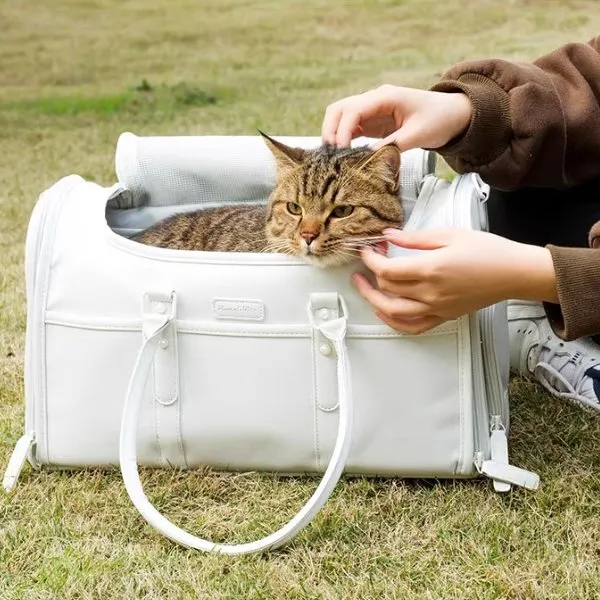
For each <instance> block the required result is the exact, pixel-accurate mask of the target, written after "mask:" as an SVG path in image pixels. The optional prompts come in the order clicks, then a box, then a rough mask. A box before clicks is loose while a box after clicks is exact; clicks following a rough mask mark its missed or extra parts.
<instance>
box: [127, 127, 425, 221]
mask: <svg viewBox="0 0 600 600" xmlns="http://www.w3.org/2000/svg"><path fill="white" fill-rule="evenodd" d="M278 139H280V140H281V141H282V142H284V143H285V144H288V145H290V146H298V147H302V148H314V147H317V146H318V145H319V144H320V143H321V140H320V138H318V137H279V138H278ZM369 141H370V140H368V139H366V138H361V139H358V140H356V141H355V144H356V145H361V144H365V143H368V142H369ZM434 169H435V155H434V154H433V153H430V152H426V151H424V150H420V149H416V150H409V151H407V152H405V153H403V155H402V167H401V170H400V183H401V189H402V200H403V204H404V208H405V211H406V212H407V217H408V216H409V214H410V211H411V210H412V207H413V205H414V202H415V201H416V197H417V195H418V193H419V190H420V187H421V182H422V180H423V178H424V176H425V175H427V174H429V173H432V172H433V170H434ZM116 171H117V177H118V179H119V182H121V183H122V184H124V185H125V186H126V187H127V188H128V189H129V190H130V191H131V194H125V195H123V196H122V197H121V198H120V199H118V200H117V203H116V204H117V206H116V208H122V209H123V208H125V209H126V208H134V207H140V206H146V207H166V206H183V205H185V206H189V205H190V204H200V205H205V204H208V205H215V204H228V203H231V204H235V203H240V202H264V201H266V199H267V198H268V196H269V194H270V192H271V190H272V189H273V186H274V185H275V160H274V158H273V156H272V154H271V152H270V151H269V149H268V148H267V146H266V145H265V143H264V141H263V139H262V138H261V137H260V136H181V137H179V136H172V137H138V136H135V135H134V134H132V133H124V134H122V135H121V136H120V138H119V141H118V144H117V152H116Z"/></svg>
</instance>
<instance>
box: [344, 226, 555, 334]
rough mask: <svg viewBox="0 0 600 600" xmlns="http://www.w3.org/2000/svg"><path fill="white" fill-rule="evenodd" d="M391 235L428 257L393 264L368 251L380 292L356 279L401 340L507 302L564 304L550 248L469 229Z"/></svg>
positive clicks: (397, 242)
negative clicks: (559, 297)
mask: <svg viewBox="0 0 600 600" xmlns="http://www.w3.org/2000/svg"><path fill="white" fill-rule="evenodd" d="M384 234H385V236H386V241H387V242H388V243H392V244H395V245H396V246H401V247H404V248H412V249H420V250H428V252H420V253H415V254H414V255H407V256H406V257H404V256H398V257H394V258H388V257H387V256H385V255H383V254H381V253H378V252H377V251H376V250H373V249H371V248H365V249H364V250H363V251H362V252H361V258H362V260H363V262H364V263H365V265H366V266H367V267H368V268H369V269H370V270H371V271H372V272H373V273H374V274H375V276H376V280H377V287H378V289H377V288H375V287H373V286H372V285H371V283H370V282H369V281H368V279H367V278H366V277H365V276H364V275H362V274H358V273H357V274H355V275H354V276H353V280H354V283H355V285H356V287H357V289H358V291H359V292H360V293H361V294H362V295H363V296H364V297H365V298H366V299H367V300H368V301H369V302H370V303H371V304H372V305H373V306H374V308H375V309H376V311H377V316H378V317H379V318H380V319H381V320H382V321H384V322H385V323H387V324H388V325H389V326H390V327H392V328H393V329H396V330H397V331H400V332H402V333H410V334H417V333H423V332H425V331H428V330H429V329H432V328H433V327H437V326H438V325H440V324H441V323H443V322H444V321H448V320H451V319H456V318H458V317H461V316H463V315H465V314H467V313H470V312H472V311H474V310H478V309H480V308H483V307H485V306H489V305H491V304H494V303H496V302H499V301H501V300H507V299H508V298H520V299H523V300H544V301H548V302H554V303H558V295H557V290H556V276H555V272H554V264H553V262H552V256H551V255H550V251H549V250H547V249H546V248H542V247H539V246H530V245H526V244H520V243H517V242H513V241H510V240H507V239H505V238H502V237H499V236H497V235H494V234H491V233H486V232H482V231H472V230H466V229H442V230H421V231H399V230H395V229H392V230H386V231H385V232H384Z"/></svg>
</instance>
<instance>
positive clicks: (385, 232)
mask: <svg viewBox="0 0 600 600" xmlns="http://www.w3.org/2000/svg"><path fill="white" fill-rule="evenodd" d="M399 231H400V230H399V229H392V228H391V227H390V228H388V229H384V230H383V234H384V235H394V234H397V233H398V232H399Z"/></svg>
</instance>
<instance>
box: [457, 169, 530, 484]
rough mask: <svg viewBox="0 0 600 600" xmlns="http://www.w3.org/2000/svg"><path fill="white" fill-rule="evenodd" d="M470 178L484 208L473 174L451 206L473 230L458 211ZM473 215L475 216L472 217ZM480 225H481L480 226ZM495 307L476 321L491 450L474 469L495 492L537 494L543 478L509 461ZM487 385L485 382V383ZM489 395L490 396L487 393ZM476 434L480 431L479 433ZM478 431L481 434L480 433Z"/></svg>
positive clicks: (478, 446) (484, 195)
mask: <svg viewBox="0 0 600 600" xmlns="http://www.w3.org/2000/svg"><path fill="white" fill-rule="evenodd" d="M466 177H468V178H470V180H471V183H472V184H473V185H476V186H477V188H478V190H479V192H480V197H481V198H480V199H479V201H478V206H481V200H484V201H485V200H486V199H487V191H486V190H485V189H484V188H483V187H482V185H481V184H480V179H479V177H477V176H476V175H475V174H470V175H467V176H464V177H460V178H457V179H456V180H455V181H454V183H455V185H456V187H455V189H454V190H453V200H454V202H452V205H453V209H454V223H455V225H461V226H465V225H466V226H470V227H472V225H473V223H471V222H467V223H464V222H463V219H462V218H461V217H462V215H463V214H465V213H464V211H462V212H461V211H460V210H459V208H458V206H457V205H458V202H456V197H457V196H458V191H459V189H460V187H461V185H464V182H465V178H466ZM470 214H472V213H470ZM479 216H480V219H482V220H483V216H482V213H481V212H479ZM479 225H481V223H480V224H479ZM494 310H495V308H494V306H489V307H486V308H484V309H481V310H480V311H478V315H480V318H479V317H478V318H477V326H478V327H479V328H480V329H481V333H482V336H481V337H480V339H481V353H482V360H483V368H484V370H485V375H486V378H485V379H486V380H487V382H488V386H487V388H485V389H484V393H483V395H482V398H483V400H482V401H481V402H478V398H477V397H476V398H474V408H475V419H476V420H477V419H479V418H480V417H481V415H480V414H479V412H478V407H479V404H480V403H481V404H482V405H484V407H485V410H486V413H487V415H489V419H490V420H489V428H490V438H489V448H490V459H489V460H486V459H485V455H484V453H483V452H482V451H481V444H479V443H478V442H476V446H475V447H476V452H475V456H474V460H473V462H474V464H475V468H476V469H477V471H478V472H479V473H481V474H482V475H486V476H487V477H490V478H491V479H492V480H493V481H494V489H495V490H496V491H497V492H508V491H509V490H510V489H511V485H517V486H520V487H524V488H526V489H530V490H535V489H537V488H538V487H539V484H540V478H539V476H538V475H537V474H536V473H533V472H532V471H527V470H526V469H521V468H520V467H515V466H514V465H511V464H510V463H509V461H508V439H507V437H506V425H507V421H508V411H507V410H506V408H507V402H506V401H505V398H504V394H503V393H502V383H501V381H500V374H499V373H498V368H497V363H496V361H494V360H493V359H494V357H495V346H494V339H493V337H494V326H493V323H494ZM484 385H485V382H484ZM486 392H489V393H486ZM476 430H477V429H476ZM477 431H478V430H477Z"/></svg>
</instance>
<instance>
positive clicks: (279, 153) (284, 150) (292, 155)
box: [258, 129, 306, 169]
mask: <svg viewBox="0 0 600 600" xmlns="http://www.w3.org/2000/svg"><path fill="white" fill-rule="evenodd" d="M258 133H260V135H262V137H263V139H264V140H265V143H266V144H267V147H268V148H269V150H270V151H271V152H272V154H273V156H274V157H275V160H276V161H277V167H278V168H279V169H293V168H294V167H297V166H298V165H300V164H301V163H302V162H303V161H304V157H305V156H306V152H305V151H304V150H303V149H302V148H292V147H291V146H286V145H285V144H282V143H281V142H278V141H277V140H274V139H273V138H272V137H269V136H268V135H267V134H266V133H263V132H262V131H261V130H260V129H259V130H258Z"/></svg>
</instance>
